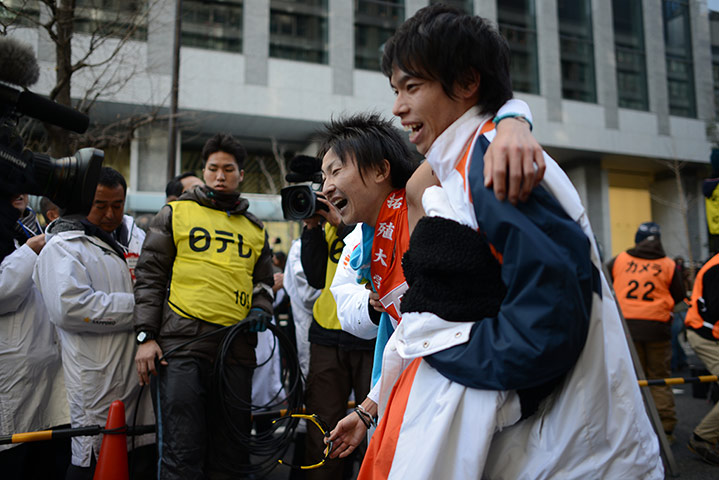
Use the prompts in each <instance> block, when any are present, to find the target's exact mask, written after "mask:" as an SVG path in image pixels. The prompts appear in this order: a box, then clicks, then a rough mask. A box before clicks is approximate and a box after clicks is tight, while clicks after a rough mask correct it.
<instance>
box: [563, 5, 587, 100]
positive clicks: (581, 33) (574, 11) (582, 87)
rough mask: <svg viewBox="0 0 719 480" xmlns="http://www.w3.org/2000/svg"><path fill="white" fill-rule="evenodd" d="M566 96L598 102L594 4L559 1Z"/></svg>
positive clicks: (564, 93)
mask: <svg viewBox="0 0 719 480" xmlns="http://www.w3.org/2000/svg"><path fill="white" fill-rule="evenodd" d="M557 11H558V17H559V49H560V59H561V64H562V96H563V97H564V98H568V99H572V100H580V101H583V102H596V101H597V93H596V86H595V79H594V39H593V37H592V13H591V4H590V0H557Z"/></svg>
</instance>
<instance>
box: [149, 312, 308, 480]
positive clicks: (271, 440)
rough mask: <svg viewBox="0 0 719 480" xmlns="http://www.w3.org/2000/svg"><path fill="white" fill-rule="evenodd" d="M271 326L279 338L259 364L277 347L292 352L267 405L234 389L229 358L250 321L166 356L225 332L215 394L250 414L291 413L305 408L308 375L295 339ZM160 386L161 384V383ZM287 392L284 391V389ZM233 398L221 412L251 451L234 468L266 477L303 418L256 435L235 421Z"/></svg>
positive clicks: (234, 435) (230, 431)
mask: <svg viewBox="0 0 719 480" xmlns="http://www.w3.org/2000/svg"><path fill="white" fill-rule="evenodd" d="M265 325H266V327H267V330H269V331H271V332H272V334H273V335H274V337H275V342H274V345H273V348H272V352H271V354H270V355H269V358H268V359H267V360H265V361H264V362H263V363H262V364H260V365H257V367H259V366H261V365H263V364H265V363H267V362H269V361H270V360H271V359H272V358H273V357H274V353H275V351H276V349H277V348H278V347H279V348H281V349H282V350H283V351H286V352H288V353H289V354H288V355H287V356H286V357H284V362H283V363H282V364H281V375H280V379H281V382H280V383H281V386H280V389H279V390H278V391H277V392H275V394H274V395H273V397H272V398H271V399H270V401H268V402H267V403H266V404H264V405H253V404H252V403H251V402H250V403H247V402H246V401H245V400H244V399H243V398H242V396H241V392H236V391H234V390H233V385H232V382H231V381H230V379H229V378H228V374H227V371H228V368H227V361H228V360H230V358H231V351H232V349H231V346H232V343H233V342H234V341H235V339H236V338H237V337H238V335H242V334H245V333H248V332H249V324H248V322H239V323H237V324H235V325H231V326H227V327H223V328H219V329H217V330H213V331H211V332H208V333H206V334H203V335H201V336H199V337H196V338H193V339H191V340H188V341H187V342H184V343H182V344H181V345H178V346H177V347H175V348H173V349H171V350H169V351H168V352H166V353H165V354H164V355H163V357H162V359H160V360H158V362H159V361H161V360H164V359H167V358H169V357H171V356H172V355H173V354H174V353H175V352H177V351H179V350H182V349H183V348H184V347H186V346H187V345H190V344H192V343H194V342H197V341H199V340H202V339H204V338H207V337H210V336H212V335H220V334H224V336H223V338H222V340H221V342H220V345H219V349H218V352H217V357H216V359H215V366H214V369H215V370H214V378H215V383H214V385H213V392H212V393H213V395H216V397H215V398H231V399H232V402H233V406H234V408H235V409H237V410H241V411H246V412H247V414H248V415H249V414H252V413H253V412H260V411H273V410H277V409H280V408H282V409H287V413H288V414H291V413H294V412H299V411H301V410H302V404H303V400H304V377H303V375H302V370H301V369H300V363H299V359H298V357H297V350H296V348H295V346H294V343H293V342H292V341H291V340H290V339H289V338H288V337H287V335H286V334H285V333H284V332H283V331H282V329H281V328H280V327H278V326H276V325H274V324H273V323H270V322H265ZM158 388H159V387H158ZM283 391H284V392H285V394H284V395H283V394H282V392H283ZM228 403H229V402H220V415H221V418H222V419H223V421H224V423H225V425H227V426H228V434H229V437H230V438H231V440H232V442H233V443H235V444H237V445H238V446H240V447H241V448H242V449H243V450H244V451H246V452H247V453H248V454H249V456H250V457H249V458H250V463H247V464H243V465H241V466H240V468H239V471H237V472H233V473H234V474H237V475H238V476H243V477H244V476H254V477H255V478H263V477H266V476H267V475H269V473H270V472H271V471H272V470H273V469H274V468H275V467H277V465H279V462H278V459H280V458H282V457H284V456H285V454H286V453H287V451H288V450H289V447H290V445H291V443H292V440H293V438H294V432H295V429H296V428H297V425H298V423H299V420H297V419H295V418H293V419H291V420H288V421H285V422H282V423H278V424H275V425H272V427H271V428H269V429H267V430H265V431H263V432H256V433H255V434H254V435H253V434H252V433H248V432H246V431H242V429H241V428H240V426H238V425H236V424H235V423H233V421H232V419H233V418H234V416H233V414H232V412H231V411H230V405H228Z"/></svg>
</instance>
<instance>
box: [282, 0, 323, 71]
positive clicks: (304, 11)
mask: <svg viewBox="0 0 719 480" xmlns="http://www.w3.org/2000/svg"><path fill="white" fill-rule="evenodd" d="M270 56H271V57H275V58H286V59H289V60H299V61H303V62H312V63H323V64H326V63H327V59H328V47H327V0H271V1H270Z"/></svg>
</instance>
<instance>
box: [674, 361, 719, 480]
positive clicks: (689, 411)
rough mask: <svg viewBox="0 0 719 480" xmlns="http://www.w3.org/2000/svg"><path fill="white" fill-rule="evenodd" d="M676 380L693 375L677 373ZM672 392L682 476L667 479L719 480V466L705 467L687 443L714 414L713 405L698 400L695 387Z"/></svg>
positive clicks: (676, 451) (677, 458)
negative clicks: (706, 418)
mask: <svg viewBox="0 0 719 480" xmlns="http://www.w3.org/2000/svg"><path fill="white" fill-rule="evenodd" d="M690 361H691V360H690ZM672 376H676V377H679V376H691V374H690V371H689V369H684V370H682V371H680V372H675V373H674V374H672ZM672 390H673V391H674V401H675V403H676V412H677V419H678V423H677V426H676V427H675V429H674V439H675V440H674V444H673V445H672V447H671V448H672V453H673V454H674V460H675V462H676V464H677V467H678V468H677V470H678V472H677V473H678V476H672V475H670V474H669V472H668V471H667V478H680V479H681V480H717V479H719V466H715V465H709V464H708V463H705V462H704V461H703V460H701V459H700V458H699V457H698V456H697V455H695V454H694V453H692V452H690V451H689V449H688V448H687V442H688V441H689V439H690V438H691V435H692V431H693V430H694V427H696V426H697V424H698V423H699V422H700V421H701V420H702V418H704V415H706V414H707V413H708V412H709V410H711V407H712V406H713V404H711V403H709V401H708V400H707V399H706V398H694V396H693V395H692V385H675V386H673V388H672Z"/></svg>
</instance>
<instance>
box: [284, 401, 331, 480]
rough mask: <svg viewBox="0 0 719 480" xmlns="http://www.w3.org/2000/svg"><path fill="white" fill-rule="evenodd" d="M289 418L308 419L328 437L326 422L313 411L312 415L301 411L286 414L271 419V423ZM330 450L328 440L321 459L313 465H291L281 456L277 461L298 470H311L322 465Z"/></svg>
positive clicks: (328, 456)
mask: <svg viewBox="0 0 719 480" xmlns="http://www.w3.org/2000/svg"><path fill="white" fill-rule="evenodd" d="M290 418H302V419H304V420H309V421H310V422H312V423H314V424H315V425H316V426H317V428H319V429H320V432H322V436H324V437H325V438H326V439H329V438H330V432H329V428H328V427H327V424H326V423H325V422H323V421H322V419H321V418H320V417H318V416H317V415H315V414H314V413H313V414H312V415H305V414H303V413H293V414H291V415H287V416H284V417H280V418H277V419H275V420H273V421H272V424H273V425H274V424H275V423H277V422H279V421H280V420H287V419H290ZM331 451H332V442H331V441H329V440H328V441H327V447H326V448H325V450H324V452H323V457H322V460H320V461H319V462H317V463H315V464H314V465H293V464H291V463H288V462H285V461H284V460H282V459H281V458H280V459H279V460H277V461H278V462H279V463H281V464H282V465H286V466H288V467H290V468H295V469H299V470H312V469H314V468H320V467H321V466H322V465H324V464H325V462H326V461H327V459H328V458H330V452H331Z"/></svg>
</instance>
